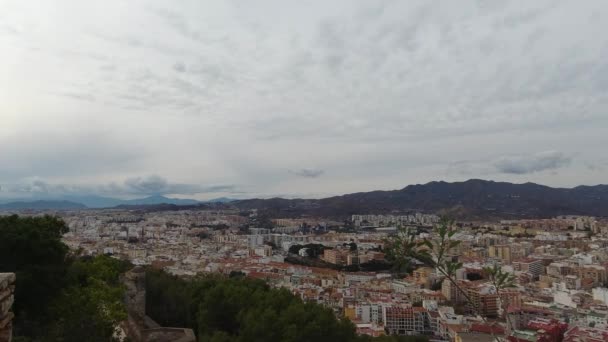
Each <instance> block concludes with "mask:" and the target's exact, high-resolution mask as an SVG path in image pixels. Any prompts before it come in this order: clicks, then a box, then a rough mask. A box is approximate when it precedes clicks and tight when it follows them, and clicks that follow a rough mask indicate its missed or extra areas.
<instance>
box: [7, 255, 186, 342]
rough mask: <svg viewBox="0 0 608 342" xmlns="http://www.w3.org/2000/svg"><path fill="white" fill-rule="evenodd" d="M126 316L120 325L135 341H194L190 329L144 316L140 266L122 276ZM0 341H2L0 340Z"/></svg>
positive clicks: (142, 276)
mask: <svg viewBox="0 0 608 342" xmlns="http://www.w3.org/2000/svg"><path fill="white" fill-rule="evenodd" d="M122 280H123V283H124V285H125V288H126V290H125V304H126V306H127V313H128V317H127V320H126V321H125V322H123V324H122V327H123V330H124V331H125V333H126V334H127V336H129V338H130V339H131V340H132V341H135V342H195V341H196V336H195V335H194V331H192V329H185V328H171V327H161V326H160V325H159V324H158V323H156V322H155V321H154V320H153V319H152V318H150V317H149V316H146V272H145V269H144V268H143V267H141V266H137V267H135V268H133V269H132V270H131V271H129V272H127V273H126V274H125V275H124V276H123V279H122ZM0 342H2V341H0Z"/></svg>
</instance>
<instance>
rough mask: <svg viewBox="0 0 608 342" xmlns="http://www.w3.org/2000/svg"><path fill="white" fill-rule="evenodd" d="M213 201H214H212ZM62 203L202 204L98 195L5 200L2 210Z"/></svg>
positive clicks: (103, 205) (110, 205)
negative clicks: (4, 208)
mask: <svg viewBox="0 0 608 342" xmlns="http://www.w3.org/2000/svg"><path fill="white" fill-rule="evenodd" d="M212 201H213V200H212ZM216 201H217V202H222V203H224V202H228V199H226V200H224V199H217V200H216ZM61 203H73V205H72V206H73V207H74V208H76V207H77V206H79V207H81V208H113V207H117V206H121V205H132V206H134V205H156V204H172V205H195V204H199V203H201V202H199V201H197V200H193V199H180V198H169V197H165V196H160V195H154V196H149V197H144V198H136V199H130V200H124V199H120V198H112V197H103V196H96V195H70V196H62V197H60V198H48V197H44V198H34V199H27V200H26V199H19V200H16V199H15V200H8V199H7V200H4V201H0V208H3V206H6V205H9V204H10V205H13V206H15V207H20V208H22V209H57V208H58V207H61ZM76 205H77V206H76Z"/></svg>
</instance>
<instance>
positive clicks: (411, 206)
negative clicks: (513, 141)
mask: <svg viewBox="0 0 608 342" xmlns="http://www.w3.org/2000/svg"><path fill="white" fill-rule="evenodd" d="M231 204H233V205H235V206H237V207H239V208H241V209H264V210H266V211H268V212H269V214H270V215H276V216H301V215H314V216H317V215H319V216H330V217H340V218H342V217H346V216H349V215H352V214H365V213H390V212H407V211H423V212H433V213H444V212H449V213H450V214H451V215H453V216H456V217H462V218H484V219H491V218H533V217H534V218H542V217H553V216H556V215H569V214H572V215H592V216H608V185H596V186H578V187H575V188H551V187H548V186H544V185H539V184H534V183H525V184H513V183H507V182H493V181H486V180H478V179H471V180H468V181H465V182H454V183H447V182H430V183H427V184H416V185H409V186H407V187H405V188H403V189H401V190H392V191H372V192H361V193H353V194H347V195H343V196H335V197H329V198H324V199H319V200H310V199H292V200H287V199H281V198H272V199H251V200H242V201H236V202H232V203H231Z"/></svg>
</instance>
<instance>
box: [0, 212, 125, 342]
mask: <svg viewBox="0 0 608 342" xmlns="http://www.w3.org/2000/svg"><path fill="white" fill-rule="evenodd" d="M66 231H67V227H66V226H65V223H64V222H63V221H61V220H60V219H58V218H55V217H50V216H44V217H18V216H16V215H15V216H9V217H1V218H0V272H15V273H16V274H17V283H16V289H15V304H14V307H13V309H14V311H15V315H16V317H15V320H14V334H15V335H16V339H15V340H21V341H28V340H34V341H66V342H69V341H112V335H113V334H114V329H115V327H116V326H117V323H118V322H119V321H121V320H123V319H124V318H125V315H126V314H125V309H124V305H123V303H122V296H123V289H122V287H121V286H120V283H119V275H120V274H121V273H122V272H124V270H125V269H126V268H127V267H128V265H126V264H125V263H124V262H121V261H118V260H116V259H112V258H110V257H107V256H98V257H94V258H92V257H79V256H77V255H71V254H69V252H68V247H67V246H66V245H65V244H63V243H62V242H61V236H62V234H63V233H65V232H66Z"/></svg>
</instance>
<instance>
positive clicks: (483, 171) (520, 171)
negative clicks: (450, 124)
mask: <svg viewBox="0 0 608 342" xmlns="http://www.w3.org/2000/svg"><path fill="white" fill-rule="evenodd" d="M571 161H572V157H571V156H570V155H568V154H566V153H563V152H559V151H544V152H540V153H535V154H518V155H503V156H498V157H495V158H488V159H479V160H459V161H455V162H451V163H450V164H449V165H448V168H447V174H456V175H461V176H469V177H470V176H487V175H493V174H496V173H501V174H512V175H526V174H532V173H537V172H542V171H552V172H556V171H557V170H558V169H560V168H562V167H565V166H568V165H569V164H570V163H571ZM594 165H595V164H594Z"/></svg>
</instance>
